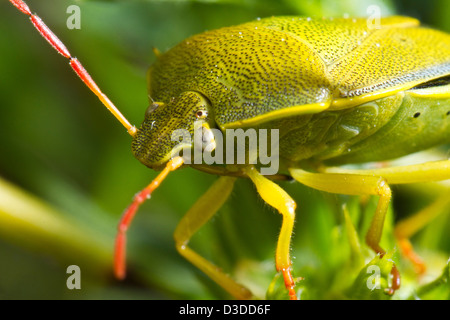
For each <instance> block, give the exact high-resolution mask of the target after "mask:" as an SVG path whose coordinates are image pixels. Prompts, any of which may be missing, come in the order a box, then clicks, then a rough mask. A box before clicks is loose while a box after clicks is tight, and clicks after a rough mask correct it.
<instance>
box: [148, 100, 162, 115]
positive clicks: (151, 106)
mask: <svg viewBox="0 0 450 320" xmlns="http://www.w3.org/2000/svg"><path fill="white" fill-rule="evenodd" d="M161 105H162V103H159V102H153V103H152V104H151V105H149V106H148V108H147V110H145V115H146V116H148V115H149V114H150V113H152V112H153V111H155V110H156V109H157V108H158V107H159V106H161Z"/></svg>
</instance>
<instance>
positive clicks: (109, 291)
mask: <svg viewBox="0 0 450 320" xmlns="http://www.w3.org/2000/svg"><path fill="white" fill-rule="evenodd" d="M27 3H28V5H29V6H30V7H31V9H32V11H33V12H36V13H37V14H39V15H40V16H41V18H43V20H44V21H45V22H46V23H47V24H48V25H49V26H50V27H51V28H52V29H53V31H55V33H56V34H57V35H58V36H59V37H60V38H61V39H62V40H63V41H64V42H65V44H66V45H67V47H68V48H69V50H70V51H71V52H72V54H73V55H74V56H76V57H78V58H79V59H80V60H81V62H82V63H83V64H84V66H85V67H86V68H87V69H88V71H89V72H90V73H91V75H92V76H93V78H94V79H95V80H96V81H97V83H98V84H99V85H100V87H101V88H102V90H103V91H104V92H105V93H106V94H107V95H108V96H109V98H110V99H111V100H112V101H113V102H114V103H115V104H116V105H117V106H118V107H119V108H120V110H121V111H122V112H123V113H124V115H125V116H126V117H127V118H128V119H129V120H130V122H132V123H133V124H136V125H139V124H140V122H141V121H142V119H143V115H144V112H145V109H146V107H147V105H148V100H147V89H146V80H145V74H146V69H147V68H148V66H149V65H150V64H151V63H152V62H153V61H154V59H155V57H154V54H153V52H152V48H153V47H155V48H158V49H159V50H160V51H163V52H164V51H166V50H167V49H169V48H170V47H172V46H174V45H175V44H177V43H178V42H179V41H181V40H183V39H184V38H186V37H188V36H190V35H194V34H196V33H200V32H202V31H205V30H209V29H214V28H218V27H221V26H228V25H233V24H238V23H242V22H246V21H250V20H253V19H256V18H257V17H266V16H271V15H287V14H289V15H306V16H319V17H320V16H343V15H348V16H367V11H366V10H367V7H368V6H369V5H378V6H379V7H380V8H381V12H382V14H383V15H389V14H394V13H395V14H402V15H409V16H414V17H416V18H419V19H420V20H421V21H422V22H423V23H424V24H427V25H429V26H432V27H435V28H439V29H442V30H445V31H450V20H449V19H448V18H447V17H448V16H450V6H449V5H448V1H446V0H423V1H418V0H417V1H407V0H403V1H393V0H392V1H387V0H386V1H381V0H371V1H364V0H363V1H361V0H342V1H334V0H333V1H332V0H322V1H320V0H305V1H300V0H298V1H296V0H283V1H269V0H261V1H257V0H247V1H244V0H224V1H220V0H217V1H213V0H211V1H206V0H205V1H187V0H186V1H66V0H60V1H53V0H39V1H32V0H29V1H27ZM71 4H76V5H78V6H79V7H80V8H81V29H80V30H69V29H68V28H67V27H66V20H67V18H68V16H69V14H67V13H66V8H67V7H68V6H69V5H71ZM0 81H1V82H0V85H1V94H0V111H1V113H0V178H1V180H0V181H1V183H0V299H226V298H229V296H228V295H227V294H226V293H224V292H223V290H222V289H220V288H219V287H217V286H216V285H215V284H214V283H213V282H211V281H210V280H209V279H208V278H207V277H206V276H205V275H203V274H202V273H201V272H200V271H198V270H197V269H196V268H195V267H193V266H191V265H190V264H189V263H188V262H186V261H185V260H184V259H183V258H182V257H180V256H179V255H178V253H177V252H176V250H175V247H174V241H173V238H172V234H173V231H174V230H175V227H176V225H177V222H178V221H179V220H180V218H181V217H182V216H183V214H184V213H185V212H186V211H187V210H188V209H189V207H190V206H191V205H192V204H193V203H194V202H195V200H196V199H198V197H199V196H200V195H201V194H202V193H203V192H205V191H206V190H207V188H208V186H209V185H211V183H212V182H213V181H214V180H215V179H216V177H214V176H210V175H207V174H205V173H202V172H197V171H195V170H192V169H189V168H187V169H183V170H180V171H178V172H175V173H173V174H171V175H170V176H169V177H168V178H167V180H165V181H164V183H163V184H162V186H161V187H160V188H159V189H158V190H157V191H156V192H155V193H154V195H153V197H152V199H151V201H148V202H147V203H146V204H145V205H144V206H143V207H142V208H141V209H140V211H139V214H138V215H137V217H136V219H135V221H134V223H133V225H132V227H131V229H130V232H129V242H128V265H129V275H128V278H127V280H126V281H124V282H118V281H116V280H114V279H113V277H112V267H111V265H112V252H113V242H114V236H115V231H116V225H117V222H118V221H119V218H120V216H121V213H122V212H123V210H124V209H125V208H126V207H127V205H128V204H129V203H130V201H131V199H132V197H133V195H134V194H135V193H136V192H137V191H139V190H140V189H142V188H143V187H144V186H146V185H147V184H148V183H149V182H150V181H151V180H152V179H153V178H154V177H155V176H156V172H154V171H151V170H149V169H147V168H146V167H144V166H143V165H141V164H140V163H139V162H138V161H136V160H135V159H134V158H133V156H132V154H131V151H130V141H131V139H130V137H129V136H128V135H127V133H126V132H125V131H124V129H123V128H122V126H121V125H120V124H119V123H118V122H117V121H116V120H115V119H114V118H113V117H112V116H111V115H110V114H109V113H108V112H107V111H106V110H105V109H104V108H103V106H102V105H101V104H100V102H99V101H98V100H97V98H96V97H95V96H94V95H93V94H92V93H91V92H90V91H89V90H88V89H87V88H86V87H85V86H84V84H82V83H81V81H80V80H79V79H78V78H77V77H76V75H75V74H74V73H73V71H71V70H70V67H69V66H68V64H67V61H66V60H65V59H64V58H62V57H61V56H59V55H58V54H57V53H56V52H54V51H53V50H52V49H51V48H50V47H49V45H48V44H47V43H46V42H45V41H44V40H43V39H42V38H41V37H40V36H39V35H38V34H37V32H36V31H35V30H34V28H33V27H32V26H31V24H30V23H29V21H28V19H27V17H26V16H25V15H23V14H21V13H20V12H19V11H17V10H16V9H15V8H14V7H13V6H12V5H11V4H10V3H9V2H8V1H6V0H2V1H1V3H0ZM441 150H442V151H443V152H442V155H441V157H442V158H445V157H446V156H448V151H447V150H448V147H447V148H442V149H441ZM281 185H282V186H283V187H284V188H285V189H286V190H287V191H288V192H289V193H290V194H291V195H292V196H293V198H294V199H295V200H296V201H297V204H298V210H297V221H296V226H295V235H294V240H293V246H292V252H291V253H292V258H293V262H294V274H295V276H302V277H305V280H304V281H301V282H300V283H299V286H298V287H299V289H300V290H301V297H302V298H305V299H341V298H362V299H365V298H367V299H384V298H387V296H385V295H383V294H378V293H375V294H374V293H369V292H364V290H363V291H362V292H360V291H359V290H358V287H360V286H361V285H362V284H363V283H365V278H364V274H362V273H361V274H360V277H359V278H358V277H357V276H358V274H359V273H360V271H361V270H362V267H363V266H364V263H367V262H368V261H370V259H372V258H373V257H374V254H373V253H372V252H370V251H369V250H367V248H365V245H364V243H363V239H364V230H365V229H366V228H367V223H368V221H370V214H371V213H373V208H374V205H375V204H376V199H371V200H370V201H369V202H368V204H367V205H360V199H359V198H355V197H343V196H338V195H330V194H324V193H321V192H317V191H314V190H311V189H309V188H306V187H303V186H301V185H299V184H297V183H281ZM441 190H445V187H440V186H439V185H436V184H433V185H431V186H430V185H427V186H421V185H417V186H411V187H405V188H395V189H394V192H395V198H394V199H395V203H394V206H393V208H394V209H393V211H394V213H395V214H394V216H395V217H392V216H391V217H390V220H388V221H387V222H386V233H385V237H384V238H383V243H384V246H385V247H386V248H389V249H392V248H394V247H395V243H394V242H393V239H392V223H393V221H394V219H398V217H399V216H405V215H408V214H411V213H412V212H414V211H417V210H418V209H419V208H421V207H423V206H424V205H426V204H427V203H429V202H430V201H431V200H432V199H433V197H434V196H435V194H436V193H439V192H441ZM402 200H404V201H402ZM344 203H345V204H347V207H348V208H349V214H350V217H351V220H352V222H353V224H354V225H355V228H356V231H357V232H358V237H357V238H355V237H354V236H352V233H351V232H349V228H348V227H346V224H345V222H346V220H345V218H344V214H343V210H342V204H344ZM347 222H348V220H347ZM280 225H281V216H279V215H278V213H276V212H274V211H273V210H272V209H271V208H269V207H267V206H266V205H265V204H264V203H263V202H262V201H261V200H260V199H259V198H258V196H257V194H256V192H255V190H254V188H253V186H252V185H251V184H250V183H249V181H245V180H242V181H238V183H237V184H236V188H235V190H234V192H233V195H232V197H231V199H230V200H229V201H228V202H227V203H226V205H225V206H224V207H223V208H222V209H221V210H220V211H219V213H218V214H217V215H216V216H215V217H214V218H213V220H212V221H210V222H209V223H208V224H207V225H206V226H205V227H204V228H202V229H201V230H200V232H199V233H198V234H197V235H196V236H195V237H194V238H193V239H192V241H191V246H192V248H194V249H195V250H196V251H198V252H199V253H201V254H202V255H203V256H204V257H206V258H208V259H209V260H211V261H213V262H214V263H215V264H216V265H218V266H220V267H222V268H223V269H224V270H225V271H226V272H228V273H230V274H231V275H232V276H233V277H234V278H236V279H238V280H239V281H240V282H241V283H244V284H246V285H248V286H249V287H250V288H251V289H252V290H253V291H254V293H255V294H256V295H257V296H258V297H260V298H264V297H265V296H266V293H267V290H269V291H268V295H267V296H268V297H269V298H284V296H283V294H284V290H281V289H282V286H281V285H280V283H281V282H280V281H279V280H276V279H275V280H273V279H274V276H275V269H274V259H273V258H274V252H275V245H276V239H277V234H278V230H279V227H280ZM449 228H450V218H449V215H448V214H447V215H441V216H439V217H438V218H437V219H436V220H435V221H433V223H431V224H430V225H429V226H428V227H427V228H426V229H424V230H423V231H421V232H419V233H418V234H417V235H416V236H414V238H413V243H414V245H415V247H416V249H417V251H418V252H419V253H420V254H421V255H422V256H423V257H424V258H425V260H426V262H427V266H428V271H427V274H426V275H425V276H423V277H420V278H418V277H417V276H416V275H415V274H414V271H413V268H412V266H411V264H409V263H408V262H407V261H404V260H403V259H401V258H400V257H399V254H398V252H397V251H393V252H392V253H393V255H394V260H395V261H396V262H397V264H399V266H400V270H401V272H402V275H403V280H404V282H403V284H404V285H403V287H402V289H401V290H400V291H399V292H398V293H397V294H396V295H395V296H394V299H408V298H415V297H419V298H429V299H448V298H449V297H450V293H449V292H450V289H449V287H448V284H442V283H443V281H444V280H445V279H448V277H449V275H448V272H449V271H448V267H447V268H446V263H447V259H448V256H449V252H450V241H449V240H450V236H449V232H448V230H450V229H449ZM352 237H353V238H352ZM359 243H361V246H362V249H361V250H360V251H359V250H356V249H355V247H354V245H355V244H356V245H357V244H359ZM374 263H375V262H374ZM69 265H78V266H80V268H81V290H69V289H68V288H67V286H66V279H67V277H68V276H69V274H67V273H66V269H67V267H68V266H69ZM361 277H362V278H361ZM366 278H367V276H366ZM355 279H356V280H355ZM358 279H359V280H358ZM358 281H359V282H358ZM433 281H434V282H433ZM429 283H431V284H429ZM280 288H281V289H280Z"/></svg>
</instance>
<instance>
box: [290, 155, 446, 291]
mask: <svg viewBox="0 0 450 320" xmlns="http://www.w3.org/2000/svg"><path fill="white" fill-rule="evenodd" d="M289 171H290V173H291V175H292V177H293V178H294V179H295V180H297V181H299V182H300V183H302V184H305V185H307V186H309V187H311V188H314V189H318V190H322V191H326V192H331V193H337V194H348V195H378V196H379V197H380V199H379V201H378V206H377V209H376V211H375V215H374V218H373V220H372V223H371V226H370V228H369V231H368V233H367V236H366V242H367V244H368V245H369V246H370V247H371V248H372V249H373V250H374V251H375V252H377V253H380V254H381V255H383V254H384V253H385V251H384V250H383V248H381V247H380V246H379V242H380V238H381V234H382V230H383V224H384V218H385V215H386V211H387V207H388V205H389V202H390V199H391V190H390V188H389V184H402V183H417V182H428V181H438V180H446V179H450V161H449V160H444V161H435V162H427V163H424V164H419V165H410V166H401V167H391V168H380V169H373V170H349V169H341V168H325V169H324V172H323V173H310V172H306V171H304V170H301V169H290V170H289ZM403 230H404V229H403ZM392 274H393V283H392V289H393V290H395V289H397V288H398V287H399V286H400V275H399V273H398V271H397V269H396V267H395V266H394V267H393V269H392ZM391 292H393V291H391Z"/></svg>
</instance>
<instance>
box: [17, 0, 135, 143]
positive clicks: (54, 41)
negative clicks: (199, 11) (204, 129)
mask: <svg viewBox="0 0 450 320" xmlns="http://www.w3.org/2000/svg"><path fill="white" fill-rule="evenodd" d="M9 1H10V2H11V3H12V4H13V5H14V6H15V7H16V8H17V9H19V10H20V11H21V12H23V13H24V14H26V15H28V16H29V17H30V20H31V23H33V25H34V27H35V28H36V29H37V30H38V31H39V33H40V34H41V35H42V37H44V39H45V40H47V41H48V43H50V44H51V45H52V47H53V48H55V50H56V51H58V52H59V53H60V54H61V55H62V56H63V57H65V58H67V59H69V64H70V66H71V67H72V69H73V70H74V71H75V73H76V74H77V75H78V76H79V77H80V79H81V80H82V81H83V82H84V83H85V84H86V85H87V86H88V87H89V89H91V91H92V92H94V93H95V95H96V96H97V97H98V98H99V99H100V101H101V102H102V103H103V105H104V106H105V107H106V108H107V109H108V110H109V111H111V113H112V114H113V115H114V117H116V119H117V120H119V121H120V123H122V125H123V126H124V127H125V128H126V129H127V131H128V133H129V134H130V135H131V136H132V137H134V136H135V135H136V132H137V129H136V127H135V126H133V125H131V124H130V123H129V122H128V120H127V119H126V118H125V117H124V116H123V115H122V113H121V112H120V111H119V109H117V108H116V106H115V105H114V104H113V103H112V102H111V100H109V98H108V97H107V96H106V95H105V94H104V93H103V92H102V91H101V90H100V88H99V87H98V86H97V84H96V83H95V82H94V80H93V79H92V77H91V76H90V75H89V73H88V72H87V71H86V69H85V68H84V67H83V65H82V64H81V63H80V61H78V59H77V58H74V57H72V55H71V54H70V52H69V50H67V48H66V46H65V45H64V44H63V43H62V41H61V40H59V38H58V37H57V36H56V35H55V34H54V33H53V32H52V31H51V30H50V29H49V27H47V25H46V24H45V23H44V22H43V21H42V19H41V18H39V17H38V16H37V15H35V14H33V13H31V10H30V8H29V7H28V5H27V4H26V3H25V2H23V1H22V0H9Z"/></svg>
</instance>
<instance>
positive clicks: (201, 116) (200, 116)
mask: <svg viewBox="0 0 450 320" xmlns="http://www.w3.org/2000/svg"><path fill="white" fill-rule="evenodd" d="M207 116H208V111H206V110H205V109H199V110H197V111H196V112H195V117H196V118H197V119H205V118H206V117H207Z"/></svg>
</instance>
